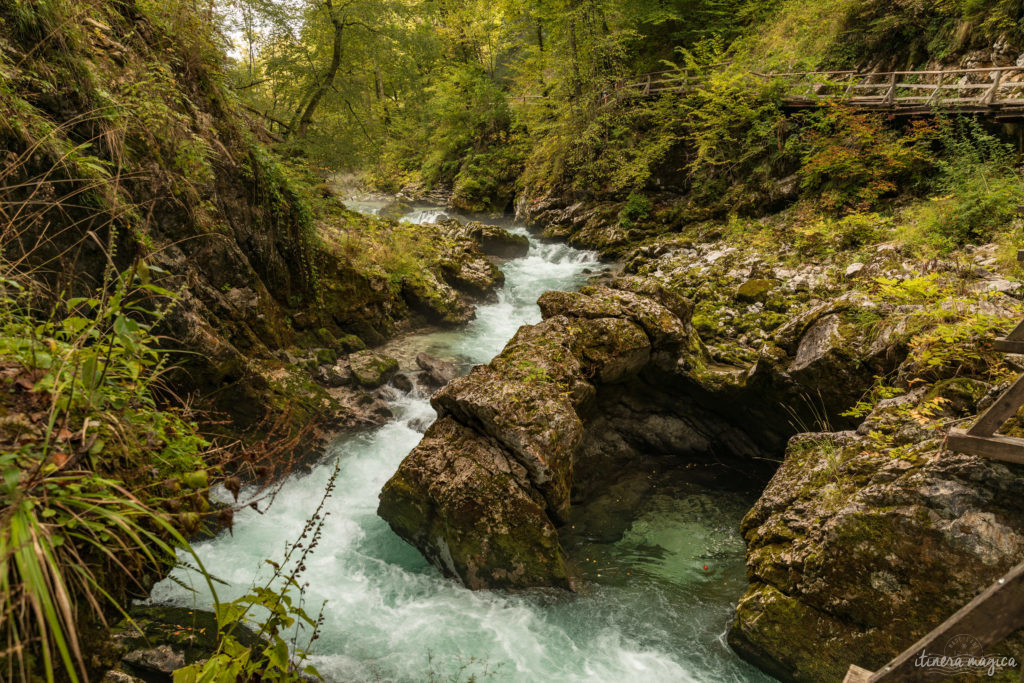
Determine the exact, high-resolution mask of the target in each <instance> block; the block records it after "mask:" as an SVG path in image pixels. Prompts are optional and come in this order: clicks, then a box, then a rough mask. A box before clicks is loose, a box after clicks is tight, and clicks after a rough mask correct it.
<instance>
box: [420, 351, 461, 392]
mask: <svg viewBox="0 0 1024 683" xmlns="http://www.w3.org/2000/svg"><path fill="white" fill-rule="evenodd" d="M416 365H417V366H418V367H419V368H420V370H422V371H423V372H422V373H420V381H422V382H423V383H424V384H426V385H427V386H429V387H432V388H438V387H443V386H444V385H446V384H448V382H451V381H452V380H453V379H455V378H456V377H458V376H459V371H458V369H457V368H456V367H455V364H454V363H451V362H449V361H446V360H441V359H440V358H435V357H434V356H431V355H430V354H428V353H419V354H417V355H416Z"/></svg>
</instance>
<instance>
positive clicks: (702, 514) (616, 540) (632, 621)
mask: <svg viewBox="0 0 1024 683" xmlns="http://www.w3.org/2000/svg"><path fill="white" fill-rule="evenodd" d="M379 206H380V204H374V203H364V204H357V205H352V204H350V208H354V209H357V210H362V211H367V212H374V211H376V210H377V209H378V208H379ZM439 214H440V212H439V211H438V210H437V209H433V208H431V207H413V208H412V209H410V210H409V212H408V213H407V215H406V216H405V217H404V219H405V220H409V221H410V222H415V223H422V222H427V221H430V220H434V219H436V218H437V217H438V215H439ZM504 227H510V229H512V230H514V231H516V232H519V233H521V234H528V233H527V231H526V230H525V229H524V228H522V227H517V226H515V225H512V226H508V225H504ZM530 240H531V241H530V251H529V253H528V254H527V256H525V257H522V258H517V259H512V260H508V261H505V262H504V263H502V264H501V268H502V270H503V271H504V273H505V284H504V286H503V287H502V289H501V290H500V291H499V292H498V300H497V301H496V302H495V303H489V304H483V305H480V306H479V307H478V308H477V315H476V319H475V320H473V321H472V322H470V323H469V324H467V325H465V326H463V327H461V328H459V329H457V330H452V331H445V332H435V333H429V334H424V335H418V336H416V337H413V338H408V339H406V340H403V343H404V344H407V345H412V346H413V347H414V348H415V349H417V350H426V351H428V352H430V353H432V354H434V355H437V356H440V357H444V358H447V359H450V360H453V361H455V362H456V363H457V364H458V365H459V367H460V368H461V369H462V371H464V372H466V371H468V370H469V368H470V367H471V366H472V365H474V364H479V363H486V362H488V361H489V360H490V359H491V358H492V357H493V356H495V355H496V354H497V353H498V352H499V351H501V349H502V347H503V346H504V345H505V343H506V342H507V341H508V339H509V338H511V337H512V335H513V334H514V333H515V331H516V330H517V329H518V328H519V327H520V326H521V325H526V324H532V323H536V322H538V321H540V310H539V309H538V308H537V305H536V301H537V298H538V297H539V296H540V295H541V294H542V293H544V292H545V291H548V290H552V289H560V290H574V289H577V288H579V287H580V286H582V285H583V284H585V283H586V281H587V280H588V279H589V278H590V277H591V276H592V274H593V273H596V272H598V271H600V270H601V269H602V268H604V266H602V265H601V264H600V263H599V262H598V261H597V259H596V257H595V255H594V254H592V253H590V252H585V251H580V250H576V249H573V248H571V247H568V246H565V245H561V244H550V243H544V242H540V241H537V240H535V239H534V238H533V237H532V236H531V237H530ZM392 410H393V412H394V414H395V418H394V419H393V420H392V421H390V422H389V423H388V424H385V425H384V426H382V427H379V428H377V429H375V430H372V431H368V432H363V433H358V434H348V435H343V436H341V437H339V438H338V439H337V440H335V441H334V442H333V443H332V444H331V446H330V447H329V449H328V451H327V453H326V454H325V456H324V458H323V459H322V461H321V462H320V463H319V464H318V465H316V466H314V467H313V469H312V471H311V472H308V473H303V474H295V475H292V476H291V477H290V478H289V479H288V480H286V481H285V482H284V483H283V485H282V487H281V489H280V491H279V492H278V493H277V495H276V498H275V499H274V502H273V504H272V505H271V506H270V507H269V509H266V510H265V511H263V512H262V513H257V512H255V511H251V510H249V509H246V510H245V511H243V512H239V513H237V514H236V516H235V521H234V531H233V534H229V533H227V532H226V531H225V532H222V533H221V534H219V535H218V536H217V537H215V538H213V539H211V540H208V541H203V542H200V543H198V544H196V546H195V549H196V552H197V553H198V555H199V557H200V558H201V560H202V562H203V564H204V565H205V567H206V568H207V570H209V571H210V572H212V573H213V574H214V575H215V576H216V577H217V578H219V579H220V580H221V581H223V582H224V584H225V585H219V586H218V588H217V592H218V595H219V597H220V599H221V600H230V599H234V598H236V597H239V596H241V595H244V594H245V593H246V592H248V589H249V587H250V586H252V585H253V583H254V582H256V581H258V580H259V579H260V578H263V579H264V580H265V578H266V576H267V573H268V565H267V564H266V563H265V560H266V559H268V558H269V559H273V560H279V559H280V558H281V557H282V556H283V554H284V551H285V546H286V544H288V543H292V542H294V541H295V540H296V538H297V537H298V535H299V533H300V532H301V529H302V527H303V524H304V522H305V520H306V519H307V518H308V517H309V516H310V515H311V514H312V512H313V511H314V509H315V508H316V507H317V505H318V503H319V502H320V499H321V497H322V494H323V491H324V488H325V486H326V485H327V482H328V480H329V478H330V476H331V474H332V472H333V471H334V468H335V465H336V464H337V466H338V467H339V468H340V473H339V476H338V478H337V480H336V481H337V487H336V489H335V491H334V494H333V496H332V497H331V498H330V499H329V500H328V501H327V504H326V509H327V510H328V512H329V513H330V514H329V516H328V517H327V521H326V526H325V530H324V536H323V540H322V542H321V544H320V547H319V548H318V549H317V551H316V553H315V554H314V555H313V556H312V559H311V560H309V561H307V563H306V564H307V569H306V572H305V573H304V575H303V577H302V581H303V582H304V583H308V588H307V589H306V592H305V595H304V602H305V605H306V608H307V610H308V611H310V612H311V613H313V614H315V613H316V612H317V611H318V610H319V607H320V605H321V604H322V603H323V602H324V601H326V607H325V608H324V615H325V622H324V625H323V628H322V633H321V637H320V639H319V640H317V641H316V642H315V644H314V647H313V653H314V654H313V656H312V658H311V662H312V663H313V664H314V665H315V666H316V667H317V668H318V669H319V670H320V672H321V673H322V674H323V675H324V677H325V678H326V679H327V680H329V681H339V682H341V681H346V682H347V681H396V682H397V681H402V682H405V681H409V682H418V681H445V682H460V683H461V682H468V681H480V682H483V681H531V682H532V681H538V682H544V683H546V682H549V681H608V682H616V683H619V682H632V681H637V682H644V683H647V682H657V681H699V682H700V683H712V682H718V681H721V682H726V681H737V682H738V681H768V680H771V679H769V678H767V677H765V676H764V675H763V674H761V673H759V672H758V671H757V670H756V669H754V668H753V667H751V666H749V665H748V664H746V663H745V662H743V661H741V660H740V659H738V658H737V657H736V656H735V655H734V654H733V653H732V652H731V650H729V648H728V646H727V645H726V643H725V632H726V630H727V628H728V625H729V622H730V620H731V617H732V612H733V609H734V606H735V602H736V600H737V599H738V598H739V596H740V595H741V594H742V593H743V591H744V589H745V587H746V581H745V578H744V569H743V556H744V547H743V541H742V539H741V538H740V536H739V531H738V527H739V520H740V519H741V517H742V516H743V514H744V512H745V511H746V510H747V509H748V508H749V507H750V505H751V503H752V502H753V501H752V499H751V497H750V496H749V495H748V494H742V493H736V492H727V491H722V490H721V489H718V488H715V489H709V488H706V487H705V486H703V485H702V484H701V483H698V482H697V481H694V479H693V478H692V477H686V476H682V477H680V476H676V475H673V474H658V473H657V472H656V470H657V465H656V464H655V465H652V467H653V468H654V469H653V470H652V474H651V475H650V478H651V481H647V482H634V483H640V484H642V485H639V486H632V485H631V481H630V480H629V479H628V478H626V479H624V480H623V481H622V482H619V483H618V484H617V486H619V487H620V489H616V488H614V487H613V488H612V489H610V490H609V493H608V494H607V498H608V503H609V505H608V506H607V508H606V509H605V511H604V513H603V514H604V517H603V518H601V519H599V520H598V522H597V523H596V524H595V525H594V526H595V528H594V529H593V530H587V529H580V530H579V531H578V533H576V534H574V535H573V536H572V537H571V538H569V539H567V546H568V548H569V551H570V554H571V556H572V559H573V561H574V562H575V563H576V564H577V565H578V566H579V567H580V568H581V571H582V572H583V575H584V577H585V580H584V581H583V582H582V589H581V591H580V592H579V593H578V594H567V593H561V592H553V591H547V590H536V591H525V592H519V593H509V592H500V591H470V590H467V589H465V588H463V587H462V586H461V585H459V584H458V583H456V582H455V581H452V580H449V579H446V578H444V577H442V576H441V574H440V573H439V572H438V571H437V570H436V569H434V568H433V567H431V566H430V565H429V564H427V562H426V561H425V560H424V559H423V557H422V556H421V555H420V554H419V552H418V551H417V550H415V549H414V548H412V547H411V546H409V545H408V544H406V543H405V542H404V541H403V540H401V539H400V538H398V536H396V535H395V534H394V533H393V532H392V531H391V529H390V528H389V527H388V525H387V523H386V522H384V521H383V520H382V519H380V518H379V517H377V514H376V509H377V495H378V493H379V491H380V489H381V487H382V486H383V484H384V483H385V482H386V481H387V479H388V478H389V477H390V476H391V475H392V474H393V473H394V472H395V470H396V469H397V468H398V465H399V463H400V462H401V461H402V458H404V457H405V456H406V455H407V454H408V453H409V451H410V450H412V449H413V448H414V447H415V446H416V444H417V443H418V442H419V440H420V438H421V437H422V433H421V431H418V429H417V427H418V428H419V429H422V428H423V427H422V425H424V424H427V423H429V422H430V421H432V420H433V419H434V418H435V417H436V416H435V413H434V411H433V409H432V408H431V407H430V403H429V401H428V398H427V396H425V395H423V394H420V393H417V392H413V393H408V394H405V393H401V392H399V391H397V390H396V391H394V393H393V399H392ZM655 479H656V485H654V483H652V482H653V481H654V480H655ZM638 491H639V492H641V493H637V492H638ZM243 495H244V494H243ZM630 496H632V497H631V498H630ZM623 497H626V498H629V501H630V503H629V506H628V507H629V508H630V511H629V513H628V514H625V513H620V512H618V510H619V508H616V506H615V502H616V501H621V499H622V498H623ZM608 510H610V511H611V512H608ZM173 576H174V579H175V580H174V581H172V580H164V581H163V582H161V583H160V584H158V585H157V586H156V588H155V589H154V591H153V598H152V600H153V602H157V603H173V604H177V605H184V606H196V607H201V608H209V607H210V605H211V602H212V598H211V596H210V593H209V591H208V590H207V589H206V587H205V584H204V583H203V581H202V580H201V579H200V578H199V577H198V576H197V575H196V574H195V573H194V572H192V571H190V570H189V569H187V568H184V567H182V568H179V569H177V570H175V571H174V573H173ZM183 585H192V586H194V592H193V591H189V590H187V589H186V588H184V587H183Z"/></svg>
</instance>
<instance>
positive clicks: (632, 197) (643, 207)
mask: <svg viewBox="0 0 1024 683" xmlns="http://www.w3.org/2000/svg"><path fill="white" fill-rule="evenodd" d="M653 208H654V207H653V206H651V200H649V199H648V198H647V197H645V196H644V195H642V194H638V193H636V192H630V193H629V196H628V197H626V203H625V204H623V205H622V209H621V210H620V211H619V224H620V225H622V226H623V227H626V228H630V227H633V225H635V224H636V223H637V222H640V221H644V220H646V219H647V218H649V217H650V215H651V210H652V209H653Z"/></svg>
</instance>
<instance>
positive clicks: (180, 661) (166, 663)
mask: <svg viewBox="0 0 1024 683" xmlns="http://www.w3.org/2000/svg"><path fill="white" fill-rule="evenodd" d="M123 659H124V661H125V662H127V663H128V664H131V665H132V666H133V667H138V668H139V669H142V670H144V671H148V672H153V673H160V674H171V673H173V672H174V671H175V670H177V669H180V668H182V667H183V666H185V655H184V653H181V652H178V651H177V650H174V649H172V648H171V647H170V646H169V645H157V646H156V647H154V648H150V649H148V650H132V651H131V652H129V653H128V654H126V655H125V656H124V658H123Z"/></svg>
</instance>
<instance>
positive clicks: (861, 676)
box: [843, 664, 873, 683]
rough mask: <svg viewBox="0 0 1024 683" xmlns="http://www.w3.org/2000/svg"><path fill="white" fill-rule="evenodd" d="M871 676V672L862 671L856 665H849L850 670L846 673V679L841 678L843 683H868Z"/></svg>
mask: <svg viewBox="0 0 1024 683" xmlns="http://www.w3.org/2000/svg"><path fill="white" fill-rule="evenodd" d="M872 675H873V673H872V672H871V671H868V670H867V669H862V668H860V667H859V666H857V665H856V664H851V665H850V670H849V671H847V672H846V677H845V678H843V683H868V681H870V680H871V676H872Z"/></svg>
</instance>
